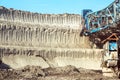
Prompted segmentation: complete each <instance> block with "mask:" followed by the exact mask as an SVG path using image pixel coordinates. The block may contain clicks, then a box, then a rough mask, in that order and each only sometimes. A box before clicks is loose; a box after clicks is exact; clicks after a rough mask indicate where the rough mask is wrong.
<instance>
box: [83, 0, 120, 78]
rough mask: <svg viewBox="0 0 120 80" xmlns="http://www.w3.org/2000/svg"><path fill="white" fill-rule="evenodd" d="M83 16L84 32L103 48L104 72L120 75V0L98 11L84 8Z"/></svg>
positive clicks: (102, 62)
mask: <svg viewBox="0 0 120 80" xmlns="http://www.w3.org/2000/svg"><path fill="white" fill-rule="evenodd" d="M82 16H83V19H84V23H85V24H84V26H83V31H82V34H83V35H85V36H88V37H89V38H90V40H91V41H92V42H93V43H94V44H96V45H97V46H98V47H99V48H102V49H103V52H101V54H102V60H101V67H102V72H103V74H104V75H105V76H108V75H109V76H118V77H120V40H119V36H120V28H119V27H120V0H115V1H114V2H112V3H111V4H110V5H109V6H107V7H106V8H104V9H102V10H99V11H96V12H93V11H92V10H90V9H84V10H83V11H82Z"/></svg>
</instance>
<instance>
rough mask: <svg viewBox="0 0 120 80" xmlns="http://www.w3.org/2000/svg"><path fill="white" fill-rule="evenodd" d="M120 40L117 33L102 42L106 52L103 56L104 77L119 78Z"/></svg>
mask: <svg viewBox="0 0 120 80" xmlns="http://www.w3.org/2000/svg"><path fill="white" fill-rule="evenodd" d="M118 41H119V38H118V37H117V35H116V34H115V33H113V34H112V35H111V36H109V37H108V38H107V39H105V40H104V41H102V43H104V46H103V48H104V52H103V54H102V72H103V75H104V76H110V77H113V76H119V47H118Z"/></svg>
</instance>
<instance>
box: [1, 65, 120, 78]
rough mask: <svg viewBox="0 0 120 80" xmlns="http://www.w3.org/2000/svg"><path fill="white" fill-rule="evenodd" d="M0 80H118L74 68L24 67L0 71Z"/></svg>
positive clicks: (94, 71)
mask: <svg viewBox="0 0 120 80" xmlns="http://www.w3.org/2000/svg"><path fill="white" fill-rule="evenodd" d="M0 80H119V79H118V78H115V77H113V78H109V77H104V76H103V75H102V71H99V70H98V71H97V70H87V69H83V68H79V69H77V68H75V67H74V66H70V65H69V66H66V67H57V68H51V67H49V68H45V69H42V68H41V67H39V66H26V67H24V68H22V69H18V70H14V69H0Z"/></svg>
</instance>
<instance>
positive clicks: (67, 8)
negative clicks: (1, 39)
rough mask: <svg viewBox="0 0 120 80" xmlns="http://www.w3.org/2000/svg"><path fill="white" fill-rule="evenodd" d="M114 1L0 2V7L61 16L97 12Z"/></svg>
mask: <svg viewBox="0 0 120 80" xmlns="http://www.w3.org/2000/svg"><path fill="white" fill-rule="evenodd" d="M113 1H114V0H0V5H1V6H5V7H7V8H15V9H19V10H25V11H31V12H38V13H50V14H62V13H73V14H81V10H83V9H92V10H93V11H97V10H100V9H103V8H105V7H106V6H108V5H109V4H110V3H112V2H113Z"/></svg>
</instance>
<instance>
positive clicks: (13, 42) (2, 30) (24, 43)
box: [0, 7, 101, 69]
mask: <svg viewBox="0 0 120 80" xmlns="http://www.w3.org/2000/svg"><path fill="white" fill-rule="evenodd" d="M81 29H82V25H81V17H80V15H75V14H59V15H54V14H38V13H30V12H25V11H20V10H13V9H7V8H5V7H0V57H1V59H2V61H3V62H4V63H5V64H7V65H9V66H10V67H12V68H19V67H23V65H24V66H25V65H31V64H33V65H37V66H38V65H39V66H42V67H43V68H46V67H48V66H54V67H59V66H66V65H73V66H76V67H83V68H92V69H95V68H96V69H98V68H100V61H101V50H99V49H98V50H96V49H94V50H93V49H85V48H91V46H90V42H89V38H88V37H84V36H83V37H81V36H80V31H81ZM92 46H93V45H92ZM14 54H15V55H19V56H15V55H14ZM20 55H26V56H27V57H25V56H22V57H20ZM33 55H34V56H35V57H36V58H34V57H30V56H33ZM29 57H30V58H29ZM38 57H39V60H41V61H39V60H37V58H38ZM41 58H42V59H41ZM20 62H21V63H20ZM28 63H29V64H28ZM43 65H45V66H43Z"/></svg>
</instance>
